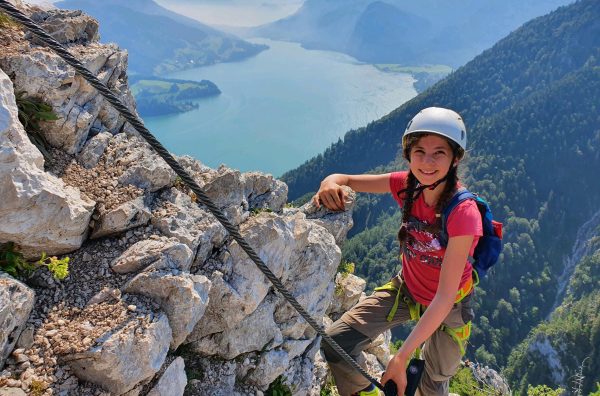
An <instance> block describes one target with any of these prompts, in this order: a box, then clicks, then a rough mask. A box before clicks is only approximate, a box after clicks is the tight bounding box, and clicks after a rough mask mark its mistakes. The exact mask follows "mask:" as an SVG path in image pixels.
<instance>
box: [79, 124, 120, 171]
mask: <svg viewBox="0 0 600 396" xmlns="http://www.w3.org/2000/svg"><path fill="white" fill-rule="evenodd" d="M111 138H112V134H111V133H109V132H102V133H99V134H98V135H96V136H94V137H93V138H91V139H90V140H89V141H88V142H87V143H86V145H85V147H84V148H83V150H81V153H79V156H78V160H79V163H80V164H81V165H83V167H85V168H87V169H91V168H93V167H94V166H96V165H97V164H98V161H100V157H102V154H104V150H106V147H107V146H108V143H109V141H110V139H111Z"/></svg>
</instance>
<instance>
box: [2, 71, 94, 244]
mask: <svg viewBox="0 0 600 396" xmlns="http://www.w3.org/2000/svg"><path fill="white" fill-rule="evenodd" d="M0 142H1V147H2V148H1V149H0V218H2V221H1V222H0V242H8V241H13V242H15V241H19V245H20V246H22V248H23V250H24V252H25V253H26V254H30V255H36V254H38V255H39V254H40V253H41V252H42V251H44V252H46V253H48V254H59V253H65V252H69V251H73V250H75V249H77V248H79V247H80V246H81V244H82V243H83V241H84V238H85V236H86V233H87V226H88V223H89V220H90V217H91V215H92V210H93V208H94V202H93V201H91V200H89V199H87V198H85V197H83V196H81V195H80V194H79V191H77V190H76V189H74V188H72V187H69V186H66V185H65V184H64V183H63V182H62V180H60V179H58V178H56V177H54V176H52V175H50V174H48V173H45V172H44V168H43V167H44V159H43V157H42V154H41V153H40V152H39V151H38V150H37V148H35V146H34V145H33V144H31V142H30V141H29V138H28V137H27V134H26V133H25V130H24V129H23V126H22V125H21V123H20V122H19V119H18V110H17V106H16V102H15V97H14V93H13V85H12V83H11V81H10V79H9V78H8V76H7V75H6V74H5V73H4V72H3V71H2V70H0Z"/></svg>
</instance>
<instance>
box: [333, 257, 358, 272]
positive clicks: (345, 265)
mask: <svg viewBox="0 0 600 396" xmlns="http://www.w3.org/2000/svg"><path fill="white" fill-rule="evenodd" d="M355 268H356V265H355V264H354V263H352V262H350V261H346V260H342V261H341V262H340V265H338V269H337V272H339V273H340V274H342V275H348V274H353V273H354V269H355Z"/></svg>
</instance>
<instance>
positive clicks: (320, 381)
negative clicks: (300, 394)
mask: <svg viewBox="0 0 600 396" xmlns="http://www.w3.org/2000/svg"><path fill="white" fill-rule="evenodd" d="M316 342H319V343H320V342H321V338H320V337H319V338H317V340H316ZM309 356H310V355H309ZM312 374H313V380H312V381H311V387H310V389H309V391H308V395H310V396H320V394H321V389H322V388H323V387H324V386H325V384H326V380H327V375H328V374H329V365H328V364H327V360H326V359H325V357H324V356H323V352H322V351H321V350H320V349H319V348H317V352H316V353H315V355H314V359H313V370H312Z"/></svg>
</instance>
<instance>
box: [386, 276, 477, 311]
mask: <svg viewBox="0 0 600 396" xmlns="http://www.w3.org/2000/svg"><path fill="white" fill-rule="evenodd" d="M473 272H474V273H476V272H475V271H473ZM475 277H477V275H475ZM477 283H479V279H477ZM477 283H474V282H473V277H471V278H469V280H468V281H467V282H466V283H465V284H464V285H463V287H461V288H460V289H459V290H458V291H457V292H456V299H455V300H454V303H459V302H461V301H462V300H463V299H464V298H465V297H466V296H468V295H469V293H471V291H472V290H473V288H474V287H475V285H476V284H477ZM375 291H390V292H395V293H396V299H395V300H394V305H392V309H390V312H389V313H388V315H387V317H386V319H387V321H388V322H391V321H392V320H394V315H396V311H398V304H399V303H400V295H401V294H402V293H401V292H400V290H399V289H398V288H397V287H396V286H395V285H394V283H393V282H392V281H390V282H388V283H386V284H385V285H383V286H379V287H376V288H375ZM403 301H404V302H405V303H406V305H407V306H408V312H409V313H410V320H415V321H416V320H419V319H420V318H421V314H422V313H423V311H425V309H424V308H427V307H426V306H424V305H423V304H420V303H416V302H413V301H412V300H411V299H410V298H408V297H405V296H404V298H403Z"/></svg>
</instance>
